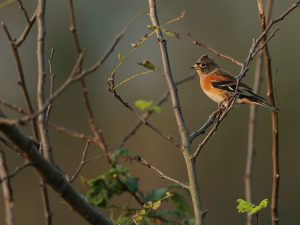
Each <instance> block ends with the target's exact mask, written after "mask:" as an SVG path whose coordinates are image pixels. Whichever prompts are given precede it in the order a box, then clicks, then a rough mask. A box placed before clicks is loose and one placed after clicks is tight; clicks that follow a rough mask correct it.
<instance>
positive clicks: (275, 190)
mask: <svg viewBox="0 0 300 225" xmlns="http://www.w3.org/2000/svg"><path fill="white" fill-rule="evenodd" d="M257 4H258V9H259V15H260V18H261V23H260V24H261V30H262V32H264V31H266V30H267V29H268V27H269V26H271V25H272V24H275V23H277V22H279V21H281V20H283V19H284V17H285V16H286V15H288V14H289V13H290V12H292V10H293V9H295V8H296V7H298V6H299V4H300V1H297V2H295V3H294V4H293V5H292V6H291V7H290V9H288V10H287V11H286V12H285V13H283V14H282V15H281V16H280V17H279V18H278V19H275V20H274V21H272V20H271V22H270V23H269V25H268V27H266V21H265V14H264V10H263V6H262V1H261V0H257ZM262 41H263V42H265V43H268V39H267V37H266V36H263V37H262ZM263 47H264V48H263V53H264V63H265V66H266V70H265V76H266V80H267V96H268V98H269V101H270V103H271V104H272V105H275V104H276V101H275V96H274V84H273V73H272V65H271V56H270V53H269V48H268V45H267V44H265V45H264V46H263ZM278 120H279V115H278V112H275V111H274V112H272V163H273V182H272V205H271V216H272V225H278V224H279V215H278V196H279V177H280V175H279V124H278Z"/></svg>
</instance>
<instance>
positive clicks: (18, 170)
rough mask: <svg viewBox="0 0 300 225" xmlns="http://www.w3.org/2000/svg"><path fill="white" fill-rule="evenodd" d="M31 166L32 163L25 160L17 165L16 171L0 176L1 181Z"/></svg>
mask: <svg viewBox="0 0 300 225" xmlns="http://www.w3.org/2000/svg"><path fill="white" fill-rule="evenodd" d="M29 166H31V164H30V163H28V162H25V163H23V164H22V165H21V166H18V167H16V168H15V170H14V172H12V173H10V174H8V175H7V176H5V177H2V178H0V183H1V182H3V181H5V180H8V179H12V178H14V177H15V176H16V175H18V174H19V173H20V172H21V171H23V170H24V169H25V168H27V167H29Z"/></svg>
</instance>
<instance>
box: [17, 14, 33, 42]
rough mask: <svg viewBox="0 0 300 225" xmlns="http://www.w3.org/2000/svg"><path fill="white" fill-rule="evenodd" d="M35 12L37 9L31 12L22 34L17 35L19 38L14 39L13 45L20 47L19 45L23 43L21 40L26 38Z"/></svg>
mask: <svg viewBox="0 0 300 225" xmlns="http://www.w3.org/2000/svg"><path fill="white" fill-rule="evenodd" d="M36 14H37V9H36V11H35V12H34V13H33V15H32V17H31V19H30V21H29V22H28V23H27V25H26V27H25V28H24V30H23V32H22V34H21V35H20V36H19V38H17V39H16V41H15V45H16V46H17V47H20V46H21V45H22V44H23V42H24V41H25V40H26V37H27V36H28V34H29V32H30V30H31V28H32V26H33V24H34V22H35V20H36Z"/></svg>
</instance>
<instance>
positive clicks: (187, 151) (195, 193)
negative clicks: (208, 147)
mask: <svg viewBox="0 0 300 225" xmlns="http://www.w3.org/2000/svg"><path fill="white" fill-rule="evenodd" d="M148 3H149V10H150V12H149V16H150V20H151V23H152V26H153V27H156V28H159V22H158V18H157V12H156V2H155V0H148ZM156 34H157V40H158V44H159V47H160V53H161V58H162V63H163V71H164V78H165V80H166V83H167V85H168V89H169V91H170V98H171V102H172V106H173V110H174V114H175V118H176V123H177V126H178V131H179V134H180V137H181V143H182V149H181V151H182V154H183V157H184V159H185V163H186V167H187V173H188V179H189V189H190V194H191V198H192V203H193V208H194V216H195V224H196V225H202V224H204V216H205V213H204V210H203V205H202V203H201V199H200V190H199V184H198V178H197V173H196V168H195V160H193V157H192V151H191V144H190V137H189V133H188V130H187V127H186V125H185V122H184V118H183V115H182V112H181V106H180V102H179V98H178V94H177V89H176V85H175V82H174V80H173V76H172V72H171V68H170V61H169V56H168V51H167V41H166V39H164V37H163V33H162V31H161V30H160V29H156Z"/></svg>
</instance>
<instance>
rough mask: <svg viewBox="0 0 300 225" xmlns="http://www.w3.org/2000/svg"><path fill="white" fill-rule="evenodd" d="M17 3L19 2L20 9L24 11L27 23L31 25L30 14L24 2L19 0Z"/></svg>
mask: <svg viewBox="0 0 300 225" xmlns="http://www.w3.org/2000/svg"><path fill="white" fill-rule="evenodd" d="M17 1H18V3H19V8H20V9H21V10H22V11H23V13H24V16H25V18H26V21H27V23H30V18H29V15H28V12H27V10H26V9H25V8H24V6H23V3H22V1H21V0H17Z"/></svg>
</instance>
